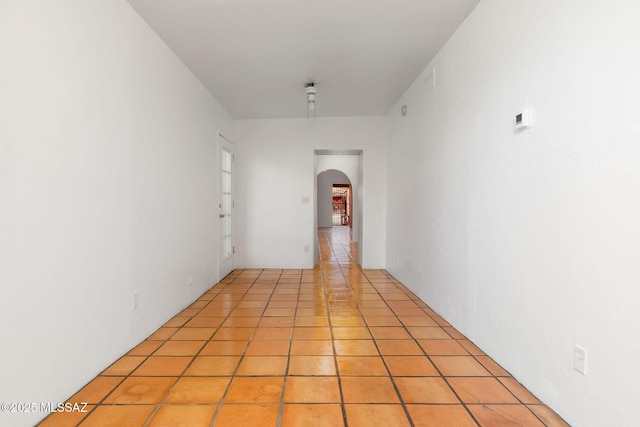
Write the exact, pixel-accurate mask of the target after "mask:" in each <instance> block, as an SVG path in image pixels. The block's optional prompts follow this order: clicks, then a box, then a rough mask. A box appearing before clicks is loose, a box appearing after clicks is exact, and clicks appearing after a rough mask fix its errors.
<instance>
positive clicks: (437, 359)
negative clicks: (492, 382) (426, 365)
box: [431, 356, 491, 377]
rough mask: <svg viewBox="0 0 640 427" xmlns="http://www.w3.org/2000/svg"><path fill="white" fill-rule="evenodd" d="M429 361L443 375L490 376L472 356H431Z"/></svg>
mask: <svg viewBox="0 0 640 427" xmlns="http://www.w3.org/2000/svg"><path fill="white" fill-rule="evenodd" d="M431 361H432V362H433V363H434V365H436V367H437V368H438V369H439V370H440V372H442V375H444V376H445V377H451V376H456V377H480V376H490V375H491V374H490V373H489V371H487V370H486V369H485V368H484V367H483V366H482V365H481V364H480V362H478V361H477V360H476V359H475V358H473V357H472V356H432V357H431Z"/></svg>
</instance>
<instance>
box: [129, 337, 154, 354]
mask: <svg viewBox="0 0 640 427" xmlns="http://www.w3.org/2000/svg"><path fill="white" fill-rule="evenodd" d="M161 345H162V341H142V342H141V343H140V344H138V345H137V346H135V347H134V348H133V349H132V350H131V351H130V352H129V353H127V356H149V355H151V354H152V353H153V352H154V351H156V350H157V349H158V347H160V346H161Z"/></svg>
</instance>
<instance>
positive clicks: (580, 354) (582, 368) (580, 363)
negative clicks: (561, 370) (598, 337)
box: [573, 345, 587, 375]
mask: <svg viewBox="0 0 640 427" xmlns="http://www.w3.org/2000/svg"><path fill="white" fill-rule="evenodd" d="M573 369H575V370H576V371H578V372H580V373H581V374H582V375H587V350H585V349H584V348H582V347H580V346H579V345H576V346H575V347H574V349H573Z"/></svg>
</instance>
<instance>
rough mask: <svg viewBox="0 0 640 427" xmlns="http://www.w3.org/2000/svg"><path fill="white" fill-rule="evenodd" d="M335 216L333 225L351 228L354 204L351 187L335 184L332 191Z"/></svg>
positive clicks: (333, 216)
mask: <svg viewBox="0 0 640 427" xmlns="http://www.w3.org/2000/svg"><path fill="white" fill-rule="evenodd" d="M332 190H333V191H332V206H333V214H332V218H331V225H333V226H340V225H344V226H348V227H351V216H352V208H351V206H352V204H353V199H352V196H351V185H349V184H333V189H332Z"/></svg>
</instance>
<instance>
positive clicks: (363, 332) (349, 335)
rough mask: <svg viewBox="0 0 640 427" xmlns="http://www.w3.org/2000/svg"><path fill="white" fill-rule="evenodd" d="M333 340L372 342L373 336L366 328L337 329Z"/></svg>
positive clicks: (334, 331)
mask: <svg viewBox="0 0 640 427" xmlns="http://www.w3.org/2000/svg"><path fill="white" fill-rule="evenodd" d="M333 338H334V339H336V340H359V339H366V340H370V339H371V334H370V333H369V330H368V329H367V328H364V327H337V328H333Z"/></svg>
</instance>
